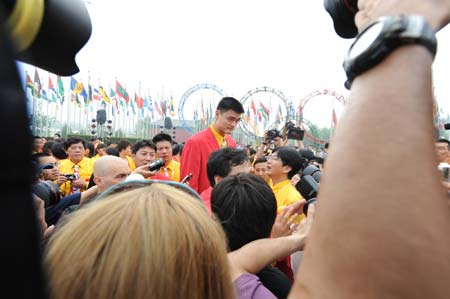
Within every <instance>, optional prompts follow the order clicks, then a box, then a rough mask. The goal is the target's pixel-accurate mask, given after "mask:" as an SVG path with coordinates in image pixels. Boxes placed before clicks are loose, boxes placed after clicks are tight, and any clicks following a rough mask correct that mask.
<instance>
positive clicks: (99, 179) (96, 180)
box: [94, 176, 102, 186]
mask: <svg viewBox="0 0 450 299" xmlns="http://www.w3.org/2000/svg"><path fill="white" fill-rule="evenodd" d="M94 183H95V184H96V185H100V186H101V185H102V178H101V177H98V176H94Z"/></svg>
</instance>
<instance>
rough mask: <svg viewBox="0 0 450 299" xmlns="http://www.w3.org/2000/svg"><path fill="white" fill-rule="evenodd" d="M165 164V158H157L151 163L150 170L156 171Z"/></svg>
mask: <svg viewBox="0 0 450 299" xmlns="http://www.w3.org/2000/svg"><path fill="white" fill-rule="evenodd" d="M163 165H164V160H163V159H156V160H155V161H153V162H152V163H150V165H149V166H148V170H150V171H155V170H158V169H160V168H161V167H162V166H163Z"/></svg>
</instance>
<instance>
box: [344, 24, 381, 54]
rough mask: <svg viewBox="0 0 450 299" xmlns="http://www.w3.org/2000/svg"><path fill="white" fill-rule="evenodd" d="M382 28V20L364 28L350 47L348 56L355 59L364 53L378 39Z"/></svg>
mask: <svg viewBox="0 0 450 299" xmlns="http://www.w3.org/2000/svg"><path fill="white" fill-rule="evenodd" d="M382 30H383V23H382V22H377V23H375V24H373V25H371V26H370V27H368V28H367V29H366V30H364V31H363V33H362V34H361V35H360V36H359V37H358V39H357V40H356V41H355V43H354V44H353V46H352V48H351V49H350V51H349V53H348V58H349V59H353V58H355V57H357V56H359V55H360V54H361V53H363V52H364V51H365V50H366V49H367V48H369V47H370V45H372V43H373V42H374V41H375V40H376V39H377V37H378V36H379V35H380V33H381V31H382Z"/></svg>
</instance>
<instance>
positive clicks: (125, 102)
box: [26, 69, 175, 118]
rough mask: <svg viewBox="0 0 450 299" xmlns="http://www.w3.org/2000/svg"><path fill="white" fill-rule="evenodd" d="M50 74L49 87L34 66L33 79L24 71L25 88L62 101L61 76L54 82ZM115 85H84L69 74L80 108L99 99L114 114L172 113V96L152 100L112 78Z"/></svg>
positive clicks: (37, 95) (73, 99) (73, 97)
mask: <svg viewBox="0 0 450 299" xmlns="http://www.w3.org/2000/svg"><path fill="white" fill-rule="evenodd" d="M53 82H54V81H53V80H52V76H51V75H50V74H49V76H48V85H47V86H48V87H47V89H45V88H43V84H42V81H41V78H40V76H39V73H38V71H37V69H36V70H35V73H34V80H32V79H31V77H30V75H29V74H28V73H26V89H30V90H31V93H32V95H33V97H34V98H39V99H43V100H45V101H48V102H50V103H53V102H54V103H57V104H61V105H62V104H63V103H64V101H65V94H66V93H65V88H64V83H63V80H62V78H61V77H60V76H56V81H55V82H56V85H55V84H54V83H53ZM114 87H115V88H114V89H113V88H112V87H110V88H109V89H108V90H106V89H105V88H104V87H103V86H101V85H99V86H97V87H96V86H92V85H91V84H90V83H89V84H88V85H87V87H86V86H85V85H84V84H83V83H82V82H81V81H78V80H77V79H75V78H74V77H70V101H71V102H72V103H75V104H77V105H78V107H80V108H83V107H84V108H86V109H87V108H88V107H91V108H92V105H91V104H92V103H93V102H94V101H99V102H100V105H101V106H102V107H103V108H107V107H108V106H110V107H111V111H112V113H113V114H115V113H118V114H120V113H125V112H126V113H127V114H129V112H130V110H131V113H133V114H138V115H140V116H142V117H144V116H145V115H146V114H150V116H151V117H152V118H153V117H154V112H156V113H158V114H160V115H161V116H167V115H171V116H175V103H174V100H173V97H172V96H171V97H170V100H167V99H162V100H160V101H156V100H155V101H153V99H152V97H151V96H141V95H139V94H138V93H137V92H135V93H134V97H133V98H132V97H130V94H129V93H128V91H127V90H126V88H125V87H124V86H123V85H122V84H121V83H120V82H119V81H118V80H116V82H115V86H114Z"/></svg>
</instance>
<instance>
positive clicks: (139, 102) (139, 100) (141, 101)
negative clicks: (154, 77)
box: [134, 93, 144, 109]
mask: <svg viewBox="0 0 450 299" xmlns="http://www.w3.org/2000/svg"><path fill="white" fill-rule="evenodd" d="M134 102H135V103H136V106H137V107H138V108H139V109H142V107H144V99H143V98H141V97H140V96H138V95H137V93H134Z"/></svg>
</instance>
